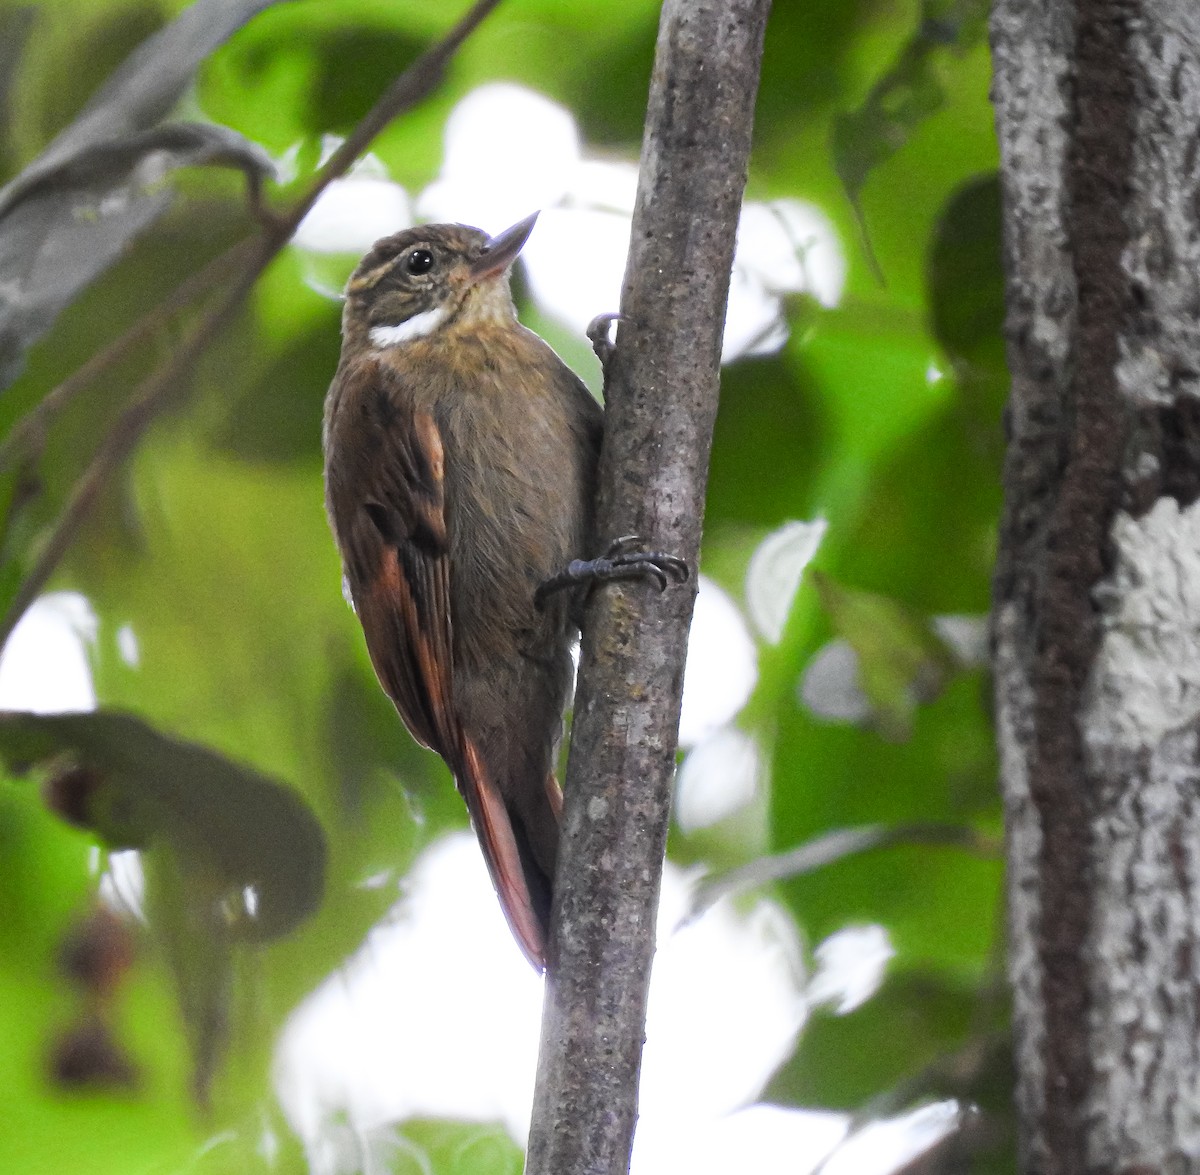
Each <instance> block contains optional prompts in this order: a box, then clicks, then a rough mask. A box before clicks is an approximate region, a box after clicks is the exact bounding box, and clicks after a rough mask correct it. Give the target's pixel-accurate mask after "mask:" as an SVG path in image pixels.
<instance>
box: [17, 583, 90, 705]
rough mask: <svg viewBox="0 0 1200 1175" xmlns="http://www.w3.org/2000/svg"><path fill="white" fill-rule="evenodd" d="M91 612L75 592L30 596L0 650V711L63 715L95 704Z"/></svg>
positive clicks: (83, 598) (85, 599)
mask: <svg viewBox="0 0 1200 1175" xmlns="http://www.w3.org/2000/svg"><path fill="white" fill-rule="evenodd" d="M96 627H97V626H96V615H95V613H94V612H93V611H92V606H91V604H90V603H89V602H88V600H87V598H86V597H85V596H81V595H80V594H79V593H78V592H50V593H49V594H47V595H44V596H41V597H39V598H38V599H37V600H35V601H34V602H33V603H32V604H31V605H30V606H29V609H28V610H27V611H26V613H25V615H24V616H22V617H21V619H20V621H19V623H18V624H17V626H16V628H14V629H13V631H12V635H11V636H10V637H9V638H8V640H7V642H6V643H5V645H4V648H3V650H0V710H25V711H29V712H32V713H34V714H66V713H74V712H79V711H87V710H94V709H95V708H96V690H95V687H94V686H93V684H92V668H91V665H90V663H89V661H88V652H87V648H88V645H90V644H92V643H94V642H95V640H96Z"/></svg>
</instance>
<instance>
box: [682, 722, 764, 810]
mask: <svg viewBox="0 0 1200 1175" xmlns="http://www.w3.org/2000/svg"><path fill="white" fill-rule="evenodd" d="M762 767H763V764H762V755H761V753H760V752H759V749H758V743H757V742H756V741H755V739H754V738H753V736H751V735H749V734H746V733H745V732H744V731H741V730H738V729H737V727H734V726H725V727H722V728H721V729H720V730H717V731H716V732H715V733H713V734H711V735H709V736H708V738H706V739H705V740H704V741H703V742H701V743H698V744H697V745H696V746H695V747H693V748H692V750H691V752H690V753H689V754H688V756H687V758H686V759H684V761H683V765H682V766H681V767H680V768H679V774H678V775H677V776H676V778H675V807H674V813H675V821H676V823H677V824H678V825H679V827H680V828H681V829H683V831H684V832H695V831H697V830H698V829H701V828H710V827H711V826H712V825H714V824H716V823H718V822H719V821H721V820H724V819H725V818H726V817H727V816H732V815H733V813H734V812H736V811H737V810H738V809H739V808H743V807H745V805H746V804H748V803H749V802H750V801H751V800H752V799H754V795H755V792H756V791H757V790H758V781H759V777H760V776H761V774H762Z"/></svg>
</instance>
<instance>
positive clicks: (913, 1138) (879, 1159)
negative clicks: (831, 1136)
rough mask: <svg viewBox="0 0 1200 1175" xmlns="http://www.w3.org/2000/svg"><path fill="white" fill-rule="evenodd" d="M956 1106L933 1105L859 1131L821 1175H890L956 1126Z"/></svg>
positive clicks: (822, 1169)
mask: <svg viewBox="0 0 1200 1175" xmlns="http://www.w3.org/2000/svg"><path fill="white" fill-rule="evenodd" d="M959 1113H960V1110H959V1106H958V1103H957V1102H953V1101H945V1102H934V1103H933V1104H932V1105H928V1106H922V1107H921V1108H920V1109H919V1110H913V1111H912V1112H911V1113H909V1114H902V1115H900V1116H899V1117H896V1118H887V1119H884V1120H883V1121H880V1122H872V1123H871V1124H870V1125H869V1126H864V1127H863V1128H862V1129H861V1130H858V1131H856V1132H855V1133H854V1134H853V1135H852V1136H851V1137H850V1138H848V1139H847V1140H846V1142H844V1143H843V1144H842V1145H841V1146H840V1147H838V1149H837V1150H836V1151H835V1152H834V1154H833V1156H832V1157H831V1158H830V1159H829V1160H828V1161H827V1162H826V1164H825V1166H824V1167H822V1168H821V1175H887V1173H888V1172H890V1171H896V1170H899V1169H900V1168H901V1167H903V1166H904V1165H905V1164H907V1163H910V1162H912V1160H913V1159H915V1158H916V1157H917V1156H918V1155H920V1154H922V1153H923V1152H924V1151H927V1150H928V1149H929V1148H930V1147H931V1146H933V1144H934V1143H935V1142H939V1141H940V1140H941V1139H943V1138H945V1136H946V1135H947V1134H949V1133H950V1131H952V1130H953V1129H954V1128H955V1127H956V1126H957V1125H958V1118H959Z"/></svg>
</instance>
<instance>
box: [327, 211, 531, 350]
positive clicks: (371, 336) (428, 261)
mask: <svg viewBox="0 0 1200 1175" xmlns="http://www.w3.org/2000/svg"><path fill="white" fill-rule="evenodd" d="M537 215H538V214H537V213H536V212H535V213H534V214H533V215H532V216H527V217H526V218H525V219H524V220H522V221H519V222H518V223H517V224H514V225H513V226H512V227H511V228H508V229H505V230H504V232H502V233H499V234H497V235H496V236H494V237H489V236H488V235H487V234H486V233H484V232H483V231H482V230H480V229H477V228H470V227H468V226H467V225H462V224H425V225H419V226H418V227H416V228H410V229H405V230H404V231H403V232H400V233H396V234H394V235H393V236H390V237H384V238H383V239H382V240H380V241H376V242H375V245H374V247H373V248H372V249H371V251H370V252H369V253H368V254H367V255H366V256H365V257H364V258H363V259H362V261H360V262H359V263H358V268H357V269H355V271H354V273H353V274H352V275H351V277H350V281H349V283H348V284H347V286H346V306H345V311H344V314H343V317H342V333H343V335H344V337H345V341H346V343H347V344H355V345H358V346H364V347H368V348H370V349H372V350H384V349H386V348H389V347H398V346H404V345H406V344H409V343H413V342H416V341H417V340H420V339H428V338H431V337H433V336H435V335H436V334H437V333H438V332H440V331H442V330H444V329H445V328H446V327H448V326H451V325H458V326H467V327H471V326H480V325H484V324H485V323H490V324H505V323H509V322H511V321H512V320H513V319H514V318H515V315H516V311H515V310H514V309H513V303H512V296H511V294H510V293H509V289H508V271H509V269H510V268H511V266H512V263H513V262H514V261H515V260H516V257H517V254H518V253H520V251H521V247H522V246H523V245H524V244H525V242H526V240H528V238H529V234H530V233H531V232H532V231H533V225H534V222H535V221H536V220H537Z"/></svg>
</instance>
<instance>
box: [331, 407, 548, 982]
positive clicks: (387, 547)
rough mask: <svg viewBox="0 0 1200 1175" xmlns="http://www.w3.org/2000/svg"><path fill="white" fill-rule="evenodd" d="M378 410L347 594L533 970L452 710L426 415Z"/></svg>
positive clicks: (519, 901) (497, 838)
mask: <svg viewBox="0 0 1200 1175" xmlns="http://www.w3.org/2000/svg"><path fill="white" fill-rule="evenodd" d="M389 411H391V412H394V413H396V415H395V416H393V417H392V418H391V419H389V420H387V422H386V427H375V428H373V429H372V430H371V431H372V438H371V444H370V447H371V448H372V449H374V450H375V451H374V453H373V459H372V460H371V461H370V462H369V463H368V466H367V468H366V470H365V471H360V478H365V480H361V481H360V485H361V488H362V489H363V491H364V493H363V496H362V498H361V502H360V506H359V510H358V513H357V514H356V515H355V516H354V517H352V518H351V519H349V520H348V521H349V526H348V527H346V526H344V524H343V526H342V527H339V535H340V538H341V541H342V546H343V556H344V558H345V562H346V570H347V577H348V579H349V581H350V590H351V595H352V596H353V598H354V604H355V608H356V610H357V612H358V616H359V619H360V621H361V622H362V626H363V633H364V635H365V636H366V640H367V648H368V650H369V652H370V654H371V661H372V663H373V664H374V666H375V672H376V673H377V674H378V675H379V680H380V682H381V683H382V685H383V687H384V689H385V690H386V691H387V693H388V696H389V697H390V698H391V699H392V701H393V702H394V703H395V705H396V709H397V710H398V711H399V713H400V716H401V718H403V719H404V722H405V725H406V726H407V727H408V728H409V730H410V731H411V732H412V734H413V735H414V737H416V738H417V739H418V740H419V741H420V742H422V743H424V744H425V745H426V746H428V747H430V748H432V749H433V750H435V751H437V753H438V754H439V755H441V756H442V758H443V759H445V760H446V762H447V764H448V765H449V766H450V769H451V771H453V773H454V776H455V780H456V782H457V784H458V787H459V790H460V791H461V792H462V794H463V798H464V799H465V800H466V802H467V809H468V811H469V812H470V814H471V820H472V823H473V824H474V826H475V832H476V835H477V836H478V838H479V842H480V845H481V846H482V848H483V853H484V857H485V859H486V861H487V865H488V871H489V872H490V873H491V877H492V883H493V885H494V886H495V887H496V892H497V894H498V895H499V898H500V903H501V905H502V907H503V909H504V913H505V917H506V918H507V919H508V923H509V926H510V927H511V928H512V931H513V934H514V936H515V937H516V939H517V941H518V943H519V944H520V945H521V948H522V950H523V951H524V952H525V954H526V955H527V956H528V958H529V960H530V962H531V963H533V965H534V966H535V967H537V968H538V969H539V970H541V969H542V968H543V967H544V965H545V941H544V939H545V935H544V931H543V928H542V924H541V920H540V919H539V917H538V915H537V913H536V912H535V910H534V905H533V901H532V899H531V896H530V891H529V886H528V884H527V883H526V880H525V873H524V870H523V868H522V865H521V856H520V852H519V850H518V846H517V842H516V839H515V837H514V835H513V829H512V821H511V818H510V816H509V814H508V810H507V807H506V805H505V803H504V800H503V797H502V796H501V794H500V792H499V790H498V788H497V786H496V783H495V780H494V779H493V778H492V776H491V774H490V772H489V771H488V767H487V764H486V763H485V762H484V761H483V759H482V757H481V756H480V755H479V753H478V751H477V750H476V748H475V746H474V743H473V741H472V739H471V737H470V735H469V733H468V732H466V731H464V730H463V729H462V727H461V725H460V723H459V719H458V714H457V712H456V710H455V706H454V681H453V666H454V659H453V622H452V616H451V608H450V576H451V566H450V553H449V541H448V537H447V533H446V495H445V453H444V451H443V448H442V438H441V435H440V433H439V431H438V427H437V424H436V422H435V421H434V419H433V417H432V416H431V415H430V414H429V413H428V412H422V411H415V412H413V413H412V414H411V416H410V417H407V418H402V417H401V415H400V414H401V413H403V411H404V410H403V409H401V408H399V407H397V406H396V405H395V404H394V402H392V404H391V405H390V407H389ZM343 530H346V531H348V533H342V532H343Z"/></svg>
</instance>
